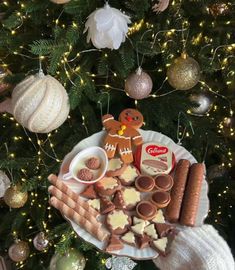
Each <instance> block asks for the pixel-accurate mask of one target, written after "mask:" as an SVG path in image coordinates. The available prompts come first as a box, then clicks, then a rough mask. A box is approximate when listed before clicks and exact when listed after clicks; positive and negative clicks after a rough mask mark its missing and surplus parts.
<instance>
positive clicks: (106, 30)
mask: <svg viewBox="0 0 235 270" xmlns="http://www.w3.org/2000/svg"><path fill="white" fill-rule="evenodd" d="M130 22H131V21H130V18H129V16H127V15H125V14H123V13H122V12H121V11H119V10H118V9H116V8H112V7H110V6H109V5H108V4H107V3H106V4H105V6H104V7H103V8H99V9H97V10H95V11H94V12H92V13H91V14H90V15H89V16H88V19H87V21H86V24H85V30H84V33H85V32H86V31H88V35H87V42H89V41H90V40H91V41H92V43H93V45H94V46H95V47H96V48H98V49H101V48H109V49H115V50H117V49H118V48H119V47H120V45H121V43H122V42H124V41H125V39H126V34H127V32H128V25H127V24H128V23H130Z"/></svg>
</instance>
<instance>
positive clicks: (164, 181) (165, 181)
mask: <svg viewBox="0 0 235 270" xmlns="http://www.w3.org/2000/svg"><path fill="white" fill-rule="evenodd" d="M155 186H156V188H157V189H158V190H161V191H168V190H170V189H171V188H172V186H173V178H172V177H171V176H170V175H167V174H162V175H158V176H156V177H155Z"/></svg>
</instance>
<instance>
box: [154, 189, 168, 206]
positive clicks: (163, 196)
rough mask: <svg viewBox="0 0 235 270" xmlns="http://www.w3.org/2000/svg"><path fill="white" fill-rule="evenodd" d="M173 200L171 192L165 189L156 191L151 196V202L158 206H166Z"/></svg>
mask: <svg viewBox="0 0 235 270" xmlns="http://www.w3.org/2000/svg"><path fill="white" fill-rule="evenodd" d="M170 200H171V197H170V194H169V193H168V192H165V191H156V192H154V193H153V195H152V197H151V202H152V203H153V204H154V205H155V206H156V207H158V208H164V207H166V206H167V205H168V204H169V202H170Z"/></svg>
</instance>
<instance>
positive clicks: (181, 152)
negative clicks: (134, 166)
mask: <svg viewBox="0 0 235 270" xmlns="http://www.w3.org/2000/svg"><path fill="white" fill-rule="evenodd" d="M139 131H140V134H141V135H142V137H143V141H144V142H159V143H162V144H165V145H167V146H168V147H169V148H170V149H171V150H172V151H173V152H174V154H175V158H176V161H177V162H178V161H179V160H180V159H188V160H189V161H190V162H191V164H193V163H196V162H197V161H196V159H195V158H194V157H193V156H192V154H190V153H189V152H188V151H187V150H186V149H185V148H184V147H182V146H180V145H177V144H176V143H174V142H173V141H172V140H171V139H170V138H169V137H167V136H165V135H163V134H161V133H158V132H155V131H145V130H139ZM105 134H106V132H105V131H101V132H98V133H95V134H93V135H92V136H90V137H88V138H86V139H84V140H82V141H81V142H79V143H78V144H77V145H76V146H75V147H74V148H73V150H72V151H71V152H70V153H69V154H68V155H66V156H65V158H64V160H63V163H62V166H61V169H60V173H59V176H60V177H61V178H62V176H63V174H64V173H67V172H68V167H69V164H70V161H71V160H72V159H73V157H74V156H75V155H76V154H77V153H78V152H79V151H81V150H83V149H85V148H87V147H90V146H101V145H102V141H103V137H104V135H105ZM65 183H66V184H67V185H68V186H69V187H70V188H71V189H72V190H73V191H75V192H78V193H80V192H81V191H82V190H83V189H84V185H83V184H80V183H78V182H77V181H75V180H69V181H66V182H65ZM207 193H208V185H207V182H206V180H205V177H204V181H203V184H202V190H201V196H200V203H199V210H198V214H197V218H196V226H200V225H202V224H203V222H204V219H205V218H206V216H207V214H208V211H209V199H208V196H207ZM70 222H71V225H72V227H73V229H74V231H75V232H76V233H77V234H78V236H79V237H81V238H83V239H84V240H85V241H87V242H89V243H91V244H93V245H94V246H96V247H97V248H98V249H100V250H103V249H104V248H105V246H106V243H103V242H100V241H98V240H97V239H96V238H94V237H93V236H92V235H91V234H89V233H88V232H87V231H85V230H84V229H83V228H81V227H80V226H79V225H77V224H76V223H74V222H72V221H71V220H70ZM177 228H178V229H180V230H182V229H184V227H183V226H177ZM113 254H115V255H117V256H127V257H131V258H134V259H136V260H149V259H153V258H156V257H157V256H158V253H157V252H156V251H155V250H153V249H152V248H150V247H149V248H145V249H142V250H140V249H137V248H135V247H132V246H129V245H126V244H125V245H124V248H123V249H122V250H120V251H117V252H113Z"/></svg>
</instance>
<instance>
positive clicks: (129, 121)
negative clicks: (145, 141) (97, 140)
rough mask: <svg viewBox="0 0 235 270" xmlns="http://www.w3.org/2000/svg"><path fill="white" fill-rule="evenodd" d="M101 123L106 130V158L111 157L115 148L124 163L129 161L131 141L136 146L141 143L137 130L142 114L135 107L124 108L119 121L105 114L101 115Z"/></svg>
mask: <svg viewBox="0 0 235 270" xmlns="http://www.w3.org/2000/svg"><path fill="white" fill-rule="evenodd" d="M102 123H103V126H104V127H105V129H106V130H107V132H108V134H107V136H106V138H105V140H104V149H105V151H106V153H107V155H108V158H113V157H114V155H115V153H116V150H117V151H118V153H119V155H120V158H121V160H122V161H123V162H124V163H126V164H128V163H131V162H132V161H133V155H132V147H131V142H133V144H134V145H136V146H137V145H139V144H141V143H142V137H141V135H140V134H139V132H138V131H137V129H138V128H140V127H141V126H142V125H143V116H142V114H141V113H140V112H139V111H137V110H135V109H126V110H124V111H122V112H121V114H120V115H119V121H116V120H114V117H113V116H112V115H111V114H106V115H104V116H103V117H102Z"/></svg>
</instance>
